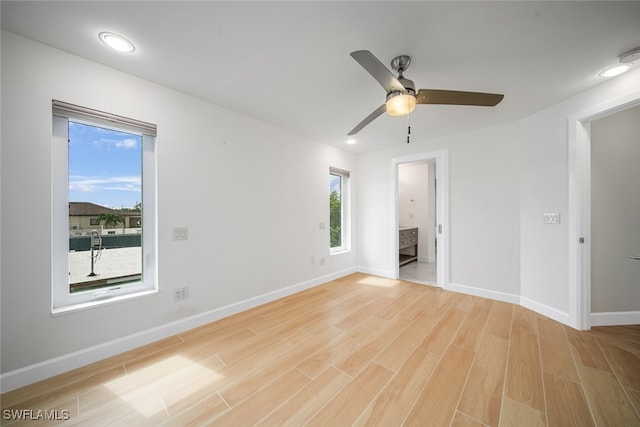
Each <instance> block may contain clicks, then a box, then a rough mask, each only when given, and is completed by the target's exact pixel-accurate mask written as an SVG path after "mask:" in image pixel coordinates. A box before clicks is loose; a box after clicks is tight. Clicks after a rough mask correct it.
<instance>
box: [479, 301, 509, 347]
mask: <svg viewBox="0 0 640 427" xmlns="http://www.w3.org/2000/svg"><path fill="white" fill-rule="evenodd" d="M512 312H513V304H509V303H506V302H502V301H494V302H493V304H492V305H491V309H490V310H489V317H488V318H487V327H486V330H485V333H486V334H489V335H494V336H496V337H498V338H504V339H507V340H508V339H509V335H510V334H511V315H512Z"/></svg>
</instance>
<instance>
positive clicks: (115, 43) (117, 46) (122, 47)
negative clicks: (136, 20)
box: [98, 31, 136, 53]
mask: <svg viewBox="0 0 640 427" xmlns="http://www.w3.org/2000/svg"><path fill="white" fill-rule="evenodd" d="M98 37H100V40H102V42H103V43H104V44H106V45H107V46H109V47H110V48H111V49H114V50H117V51H118V52H125V53H131V52H133V51H134V50H136V48H135V46H134V45H133V43H131V42H130V41H129V40H127V39H125V38H124V37H122V36H121V35H118V34H115V33H110V32H107V31H103V32H102V33H100V34H98Z"/></svg>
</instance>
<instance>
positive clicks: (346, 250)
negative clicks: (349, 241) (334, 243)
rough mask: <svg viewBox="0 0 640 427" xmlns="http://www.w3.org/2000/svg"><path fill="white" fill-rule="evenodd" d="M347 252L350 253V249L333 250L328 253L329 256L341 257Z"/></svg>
mask: <svg viewBox="0 0 640 427" xmlns="http://www.w3.org/2000/svg"><path fill="white" fill-rule="evenodd" d="M349 252H351V249H338V250H334V251H329V256H332V255H342V254H347V253H349Z"/></svg>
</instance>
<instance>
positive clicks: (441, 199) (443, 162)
mask: <svg viewBox="0 0 640 427" xmlns="http://www.w3.org/2000/svg"><path fill="white" fill-rule="evenodd" d="M422 160H435V161H436V196H437V201H436V205H437V212H436V227H437V226H438V224H441V225H442V233H441V234H440V236H439V237H438V238H437V239H438V257H437V260H436V262H437V266H436V271H437V279H436V281H437V286H438V287H440V288H442V287H444V286H445V285H447V284H448V283H449V257H450V253H449V150H447V149H444V150H438V151H430V152H426V153H418V154H411V155H408V156H402V157H394V158H393V159H391V186H392V188H391V228H390V232H391V242H392V245H391V246H392V251H391V253H390V254H389V255H390V257H391V263H390V265H392V266H393V269H394V270H393V275H392V276H391V278H392V279H397V278H399V277H400V266H399V261H398V227H399V225H400V223H399V213H398V165H399V164H401V163H410V162H418V161H422Z"/></svg>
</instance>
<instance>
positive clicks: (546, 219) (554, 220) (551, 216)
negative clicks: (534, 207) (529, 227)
mask: <svg viewBox="0 0 640 427" xmlns="http://www.w3.org/2000/svg"><path fill="white" fill-rule="evenodd" d="M542 222H543V223H544V224H560V213H558V212H555V213H554V212H550V213H543V214H542Z"/></svg>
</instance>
